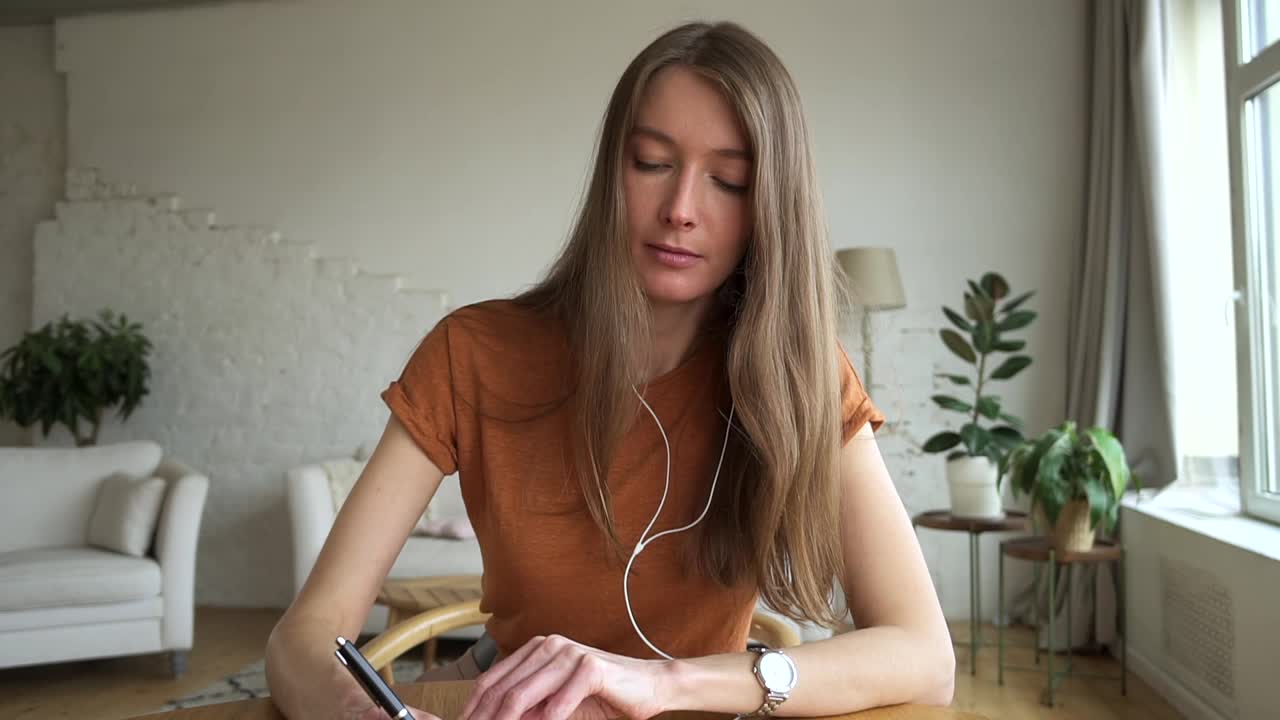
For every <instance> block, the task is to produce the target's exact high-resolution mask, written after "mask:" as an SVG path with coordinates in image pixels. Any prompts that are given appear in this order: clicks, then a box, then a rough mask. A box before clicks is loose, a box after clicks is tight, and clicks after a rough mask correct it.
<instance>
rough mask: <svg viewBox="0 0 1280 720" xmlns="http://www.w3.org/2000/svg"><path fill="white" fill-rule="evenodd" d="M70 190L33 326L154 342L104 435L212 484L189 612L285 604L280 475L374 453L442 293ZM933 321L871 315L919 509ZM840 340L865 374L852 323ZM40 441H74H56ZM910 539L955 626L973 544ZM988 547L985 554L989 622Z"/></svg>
mask: <svg viewBox="0 0 1280 720" xmlns="http://www.w3.org/2000/svg"><path fill="white" fill-rule="evenodd" d="M67 187H68V197H69V198H70V200H69V201H67V202H63V203H59V204H58V207H57V219H56V220H52V221H47V222H44V223H42V224H41V225H40V226H39V229H38V231H37V234H36V245H35V251H36V252H35V258H36V263H35V264H36V272H35V288H36V289H35V297H34V315H35V321H36V323H37V324H42V323H44V322H46V321H48V320H51V319H54V318H56V317H57V316H59V315H60V314H62V313H64V312H65V313H68V314H70V315H72V316H73V317H80V316H87V315H91V314H93V313H95V312H96V311H97V310H98V308H101V307H110V308H113V309H115V310H117V311H123V312H125V313H127V314H128V315H129V316H130V317H131V318H133V319H135V320H137V321H139V322H141V323H142V324H143V326H144V328H145V330H146V332H147V335H148V337H150V338H151V339H152V341H153V342H154V343H155V345H156V348H155V351H154V356H153V358H152V372H153V379H152V384H151V395H150V396H149V397H148V398H147V399H146V400H145V401H144V403H143V405H142V407H141V408H140V409H139V410H138V411H137V413H136V414H135V415H134V416H133V417H132V418H130V419H129V420H128V421H127V422H125V423H120V422H119V421H117V420H115V419H114V418H113V419H112V420H111V421H110V422H109V423H108V424H107V425H106V426H105V427H104V430H103V435H102V441H103V442H110V441H114V440H121V439H130V438H150V439H155V440H156V441H158V442H160V443H161V444H162V445H164V447H165V448H166V450H167V451H168V452H170V453H172V454H173V455H174V456H176V457H178V458H180V459H181V460H183V461H184V462H187V463H189V464H191V465H192V466H194V467H196V468H199V469H200V470H202V471H204V472H206V473H208V474H209V476H210V480H211V491H210V495H209V504H208V507H207V509H206V512H205V517H204V528H203V531H202V535H201V545H200V558H199V566H198V576H197V587H196V592H197V601H198V602H200V603H203V604H226V605H245V606H284V605H285V604H287V603H288V601H289V599H290V597H291V592H290V587H289V568H290V562H291V551H290V547H289V534H288V518H287V515H286V512H285V506H284V496H283V488H284V485H283V479H282V475H283V473H284V471H285V470H286V469H287V468H289V467H291V466H292V465H295V464H298V463H301V462H307V461H314V460H318V459H324V458H329V457H334V456H339V455H345V454H350V453H351V452H353V451H354V450H355V449H356V448H357V447H358V446H359V445H361V444H364V445H366V446H367V447H369V448H372V447H373V444H374V443H375V442H376V440H377V437H378V434H379V433H380V431H381V429H382V427H383V425H384V424H385V422H386V418H387V412H386V410H385V407H384V405H383V404H382V402H381V400H380V399H379V397H378V393H379V392H380V391H381V390H382V389H383V388H384V387H385V386H386V384H387V383H388V382H389V381H390V380H392V379H393V378H395V377H397V376H398V375H399V371H400V369H401V368H402V367H403V364H404V362H405V360H406V359H407V358H408V355H409V353H410V352H411V351H412V349H413V347H414V346H415V345H416V344H417V342H418V340H420V339H421V337H422V335H423V334H424V333H425V332H426V330H427V329H429V328H430V327H431V326H432V325H434V323H435V322H436V321H437V320H438V319H439V317H440V316H441V315H442V314H443V312H445V307H446V300H445V296H444V294H443V293H440V292H435V291H426V290H415V289H410V288H404V287H402V281H401V279H400V278H399V277H398V276H395V275H380V274H370V273H365V272H362V271H361V270H360V269H359V267H358V264H357V263H356V261H354V260H352V259H350V258H320V257H315V256H314V254H313V251H312V249H311V246H310V245H309V244H308V243H305V242H299V241H294V240H290V239H287V238H282V237H280V235H279V233H276V232H274V231H272V230H270V229H269V228H261V227H251V226H222V225H217V224H215V222H214V213H213V212H212V211H210V210H203V209H184V208H182V207H181V203H180V202H179V200H178V198H177V197H176V196H173V195H140V194H139V192H138V189H137V188H136V187H134V186H132V185H129V184H111V183H107V182H104V181H102V180H100V179H99V178H98V176H97V174H96V173H95V172H94V171H92V170H73V171H71V172H69V173H68V176H67ZM939 317H940V314H939ZM937 322H938V318H935V317H934V313H932V312H929V311H926V310H921V309H915V308H909V309H905V310H899V311H895V312H890V313H878V314H876V315H874V316H873V320H872V328H873V329H872V332H873V335H874V337H875V347H874V355H873V363H874V373H873V377H872V380H873V382H874V385H873V387H871V394H872V396H873V398H874V399H875V401H876V403H877V404H878V405H879V406H880V407H881V409H882V410H883V411H884V412H885V414H886V415H887V416H888V418H889V425H888V426H886V428H884V429H882V430H881V433H880V441H879V442H880V447H881V451H882V452H883V454H884V458H885V462H886V464H887V466H888V468H889V471H890V473H891V475H892V476H893V479H894V482H895V484H896V485H897V487H898V491H899V493H900V494H901V495H902V498H903V502H904V504H905V505H906V508H907V511H908V512H909V513H912V514H914V513H917V512H921V511H924V510H929V509H934V508H938V507H945V506H946V503H947V489H946V482H945V479H944V468H943V463H944V461H943V458H941V457H939V456H932V455H925V454H923V453H922V452H921V451H920V450H919V448H920V445H921V444H922V443H923V441H924V440H925V439H927V438H928V437H929V436H930V435H932V434H933V433H934V432H937V431H938V430H940V429H942V428H943V427H950V426H951V425H953V424H954V423H955V418H956V416H955V415H954V414H953V413H944V412H942V411H940V410H938V409H937V408H936V407H935V406H934V405H933V403H932V402H931V401H930V400H929V397H930V396H931V395H933V394H934V393H936V392H938V391H939V390H941V389H943V388H942V386H941V385H939V384H938V383H937V382H935V379H934V373H936V372H941V371H944V370H948V371H957V370H958V369H959V368H958V367H957V364H958V362H959V361H954V362H953V361H952V360H950V359H949V355H948V354H947V352H946V351H945V350H943V349H942V346H941V343H940V341H939V340H938V337H937V331H938V324H937ZM846 330H847V331H848V332H846V333H845V335H844V337H843V342H844V344H845V347H846V348H847V349H848V351H849V355H850V358H851V359H852V360H853V361H854V363H855V365H856V366H858V367H859V369H860V370H861V368H862V354H861V347H862V340H861V338H860V337H859V335H858V332H859V331H858V323H857V322H852V323H850V324H849V325H848V326H846ZM1015 412H1016V410H1015ZM45 442H51V443H55V444H69V442H70V439H69V437H68V436H67V435H66V434H65V433H61V432H59V433H55V435H54V436H53V437H52V438H50V439H48V440H46V441H45ZM920 539H921V543H922V546H923V548H924V553H925V558H926V560H927V561H928V563H929V567H930V571H931V573H932V575H933V579H934V582H935V585H936V586H937V587H938V589H939V594H940V596H941V598H942V602H943V607H944V610H946V612H947V614H948V616H950V617H956V618H960V617H966V616H967V614H968V587H969V574H968V573H969V570H968V545H967V538H966V537H965V536H964V535H961V534H957V533H937V532H933V531H927V530H925V531H921V533H920ZM995 547H996V544H995V541H994V540H992V539H988V540H987V541H986V542H984V544H983V557H982V560H983V567H984V568H986V571H985V573H984V578H983V580H984V581H983V586H984V592H983V608H984V609H985V612H984V615H985V616H986V617H988V618H989V617H991V616H992V615H993V614H994V610H995V607H996V604H995V580H996V578H995V572H994V571H995V567H996V565H995V561H996V555H995ZM1013 572H1015V573H1016V572H1017V571H1016V570H1013ZM1011 577H1014V578H1016V576H1011ZM1015 582H1016V581H1015V580H1011V582H1010V586H1011V587H1014V586H1016V584H1015Z"/></svg>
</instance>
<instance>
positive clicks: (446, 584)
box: [375, 575, 481, 668]
mask: <svg viewBox="0 0 1280 720" xmlns="http://www.w3.org/2000/svg"><path fill="white" fill-rule="evenodd" d="M480 596H481V590H480V576H479V575H442V576H439V577H419V578H400V579H398V580H387V581H386V582H385V583H383V584H382V589H381V590H379V591H378V599H377V600H376V601H375V602H378V603H381V604H383V605H386V606H387V608H388V610H389V614H388V617H387V627H392V626H393V625H395V624H396V623H398V622H400V621H401V620H408V619H409V618H411V617H413V616H414V615H417V614H418V613H421V612H426V611H427V610H434V609H436V608H439V607H444V606H445V605H452V604H454V603H459V602H465V601H467V600H479V599H480ZM435 660H436V638H431V639H430V640H428V641H427V642H426V643H424V647H423V657H422V662H423V667H424V668H430V667H431V666H432V665H433V664H434V663H435Z"/></svg>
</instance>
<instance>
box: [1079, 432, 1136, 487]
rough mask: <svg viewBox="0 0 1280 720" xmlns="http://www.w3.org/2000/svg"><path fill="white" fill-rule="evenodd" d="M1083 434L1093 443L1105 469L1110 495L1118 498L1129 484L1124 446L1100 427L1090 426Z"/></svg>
mask: <svg viewBox="0 0 1280 720" xmlns="http://www.w3.org/2000/svg"><path fill="white" fill-rule="evenodd" d="M1085 435H1087V436H1088V437H1089V439H1090V440H1091V441H1092V443H1093V450H1094V452H1095V453H1096V455H1097V457H1098V458H1099V459H1100V460H1101V461H1102V464H1103V465H1104V466H1105V467H1106V469H1107V481H1108V485H1109V489H1110V490H1111V497H1113V498H1115V499H1117V500H1118V499H1120V498H1121V497H1123V496H1124V491H1125V488H1127V487H1128V486H1129V463H1128V462H1126V461H1125V457H1124V448H1123V447H1121V445H1120V441H1118V440H1116V438H1115V436H1113V435H1112V434H1111V433H1109V432H1107V431H1106V430H1104V429H1103V428H1100V427H1091V428H1089V429H1088V430H1086V431H1085Z"/></svg>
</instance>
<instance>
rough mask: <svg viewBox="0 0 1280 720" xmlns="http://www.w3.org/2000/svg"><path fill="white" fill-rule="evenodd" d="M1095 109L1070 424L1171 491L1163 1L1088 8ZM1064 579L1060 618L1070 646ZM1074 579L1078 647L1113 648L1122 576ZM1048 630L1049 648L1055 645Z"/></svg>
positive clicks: (1073, 319) (1028, 599)
mask: <svg viewBox="0 0 1280 720" xmlns="http://www.w3.org/2000/svg"><path fill="white" fill-rule="evenodd" d="M1089 12H1090V21H1091V22H1090V26H1091V31H1090V35H1089V43H1090V46H1091V47H1090V50H1091V53H1090V58H1091V71H1092V72H1091V75H1090V77H1091V82H1092V86H1091V93H1090V95H1091V100H1090V105H1091V107H1090V130H1089V170H1088V187H1087V188H1086V193H1087V203H1086V211H1085V212H1086V215H1085V222H1084V234H1083V237H1082V239H1081V240H1082V241H1081V244H1080V247H1079V252H1078V254H1077V258H1076V267H1075V272H1074V273H1073V275H1072V287H1071V301H1070V309H1071V315H1070V319H1069V324H1068V332H1069V336H1068V343H1067V348H1068V358H1067V369H1068V377H1067V418H1068V419H1071V420H1074V421H1076V423H1077V424H1079V425H1080V426H1082V427H1089V426H1092V425H1101V426H1103V427H1106V428H1108V429H1110V430H1112V432H1114V433H1115V434H1116V436H1117V437H1118V438H1119V439H1120V441H1121V442H1122V443H1123V444H1124V446H1125V450H1126V453H1127V455H1128V460H1129V463H1130V466H1131V468H1132V469H1133V471H1134V475H1136V476H1138V477H1139V478H1140V479H1141V481H1142V484H1143V486H1144V487H1155V486H1161V485H1164V484H1167V483H1169V482H1172V481H1173V480H1174V479H1175V478H1176V476H1177V472H1178V468H1177V463H1176V458H1178V457H1179V454H1178V452H1177V448H1176V442H1175V434H1174V422H1173V418H1174V398H1173V393H1172V368H1171V357H1170V355H1169V353H1168V352H1167V351H1166V349H1167V348H1169V347H1171V345H1170V332H1169V329H1170V328H1169V322H1170V320H1171V318H1170V314H1171V311H1170V301H1169V298H1170V287H1169V284H1170V283H1169V280H1168V275H1169V274H1168V267H1167V266H1168V257H1169V256H1168V251H1167V243H1168V241H1169V233H1168V211H1169V208H1168V204H1167V202H1166V198H1167V197H1168V192H1167V187H1166V182H1165V178H1166V177H1167V176H1166V175H1165V168H1164V166H1163V160H1162V159H1163V158H1164V157H1165V155H1164V153H1163V152H1162V147H1163V137H1164V129H1163V117H1162V110H1163V107H1164V101H1163V98H1164V88H1165V82H1164V76H1165V67H1166V65H1165V50H1166V48H1165V30H1164V17H1165V12H1164V7H1163V4H1162V3H1161V2H1160V1H1159V0H1095V1H1094V2H1091V3H1090V9H1089ZM1065 572H1066V571H1065V570H1062V571H1059V575H1058V578H1057V588H1056V589H1057V591H1058V592H1057V597H1055V598H1053V599H1052V607H1053V608H1054V612H1055V613H1056V614H1057V617H1056V618H1055V621H1056V623H1057V630H1058V637H1056V638H1054V643H1053V645H1054V647H1057V648H1061V647H1064V646H1065V643H1066V642H1067V641H1068V639H1067V638H1066V622H1065V621H1066V615H1065V613H1066V609H1067V595H1066V588H1065V586H1066V582H1065V581H1066V580H1067V578H1066V577H1065ZM1072 572H1073V577H1072V578H1071V583H1070V585H1071V593H1072V598H1071V601H1072V606H1073V611H1074V612H1073V617H1072V625H1073V627H1072V635H1073V637H1071V638H1070V640H1069V641H1070V643H1071V644H1072V646H1074V647H1085V646H1094V647H1096V646H1100V645H1111V644H1112V642H1113V640H1114V638H1115V630H1116V593H1115V589H1116V582H1117V581H1118V579H1117V578H1116V577H1114V573H1113V572H1112V568H1111V567H1110V566H1104V565H1090V566H1081V567H1079V568H1076V569H1074V570H1073V571H1072ZM1047 596H1048V583H1047V582H1046V578H1045V576H1044V572H1043V571H1039V572H1037V573H1036V577H1035V581H1034V582H1033V584H1032V585H1031V586H1029V587H1027V588H1025V589H1024V590H1023V591H1022V592H1021V593H1019V595H1018V597H1017V598H1015V599H1014V600H1013V602H1012V604H1011V607H1012V608H1013V611H1014V615H1015V617H1018V618H1019V619H1022V620H1024V621H1027V622H1037V621H1039V620H1041V619H1043V618H1041V617H1040V616H1041V615H1043V612H1044V609H1045V608H1047V607H1049V606H1050V603H1049V598H1048V597H1047ZM1047 640H1048V638H1047V628H1043V629H1042V634H1041V638H1040V642H1041V644H1042V645H1044V644H1045V643H1046V641H1047Z"/></svg>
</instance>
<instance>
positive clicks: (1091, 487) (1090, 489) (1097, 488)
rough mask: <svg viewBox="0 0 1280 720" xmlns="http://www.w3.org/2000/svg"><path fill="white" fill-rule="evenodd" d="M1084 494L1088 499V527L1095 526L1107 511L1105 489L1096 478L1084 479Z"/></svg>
mask: <svg viewBox="0 0 1280 720" xmlns="http://www.w3.org/2000/svg"><path fill="white" fill-rule="evenodd" d="M1084 494H1085V497H1087V498H1088V499H1089V527H1091V528H1096V527H1098V525H1099V524H1100V523H1101V522H1102V518H1103V516H1105V515H1106V513H1107V491H1106V490H1103V489H1102V486H1101V485H1100V484H1098V482H1097V480H1085V482H1084Z"/></svg>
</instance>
